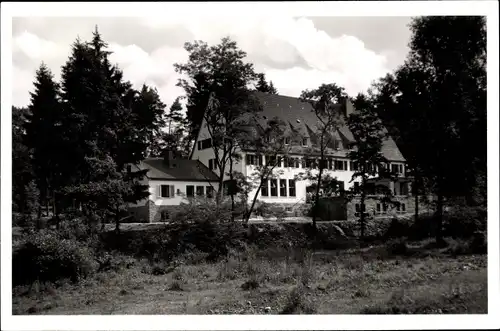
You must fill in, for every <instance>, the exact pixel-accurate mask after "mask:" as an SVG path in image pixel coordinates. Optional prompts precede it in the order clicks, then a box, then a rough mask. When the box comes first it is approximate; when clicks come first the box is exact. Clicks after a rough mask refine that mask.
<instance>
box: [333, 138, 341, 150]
mask: <svg viewBox="0 0 500 331" xmlns="http://www.w3.org/2000/svg"><path fill="white" fill-rule="evenodd" d="M333 148H334V149H340V141H338V140H336V139H335V140H334V141H333Z"/></svg>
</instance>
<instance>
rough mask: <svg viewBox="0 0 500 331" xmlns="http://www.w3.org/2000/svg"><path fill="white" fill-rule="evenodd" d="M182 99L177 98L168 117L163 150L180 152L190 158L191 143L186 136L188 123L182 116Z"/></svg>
mask: <svg viewBox="0 0 500 331" xmlns="http://www.w3.org/2000/svg"><path fill="white" fill-rule="evenodd" d="M180 99H181V98H180V97H177V98H176V99H175V101H174V103H173V104H172V106H170V109H169V113H168V114H167V116H166V122H167V131H166V132H165V133H164V134H163V149H166V150H170V151H176V152H180V153H181V154H182V155H184V156H186V157H188V156H189V143H188V141H187V140H188V139H189V138H188V137H187V136H186V131H187V123H186V122H187V121H186V119H185V118H184V115H183V114H182V105H181V102H180Z"/></svg>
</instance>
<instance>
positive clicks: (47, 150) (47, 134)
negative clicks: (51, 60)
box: [26, 63, 64, 214]
mask: <svg viewBox="0 0 500 331" xmlns="http://www.w3.org/2000/svg"><path fill="white" fill-rule="evenodd" d="M34 86H35V90H34V92H32V93H31V103H30V105H29V107H28V109H29V115H27V121H28V123H27V124H26V145H27V147H28V148H29V149H31V150H32V153H33V157H32V164H33V171H34V174H35V178H36V184H37V186H38V189H39V191H40V199H41V201H40V202H39V203H40V205H46V206H47V207H48V204H49V201H52V202H53V212H54V214H56V211H55V210H54V209H55V204H56V200H55V193H56V191H57V190H58V189H59V188H60V187H61V185H63V183H62V180H63V177H62V176H61V166H62V161H63V159H64V155H63V151H62V150H61V147H62V146H61V144H60V135H61V120H62V117H61V116H62V112H61V103H60V101H59V85H58V84H57V83H56V82H55V81H54V77H53V75H52V73H51V72H50V70H49V68H48V67H47V66H46V65H45V64H44V63H42V64H41V65H40V67H39V69H38V70H37V72H36V77H35V82H34ZM47 211H48V209H47Z"/></svg>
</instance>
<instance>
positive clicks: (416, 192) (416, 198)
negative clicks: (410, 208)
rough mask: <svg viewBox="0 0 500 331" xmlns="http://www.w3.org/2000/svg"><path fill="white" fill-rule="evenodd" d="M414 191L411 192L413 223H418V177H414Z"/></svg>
mask: <svg viewBox="0 0 500 331" xmlns="http://www.w3.org/2000/svg"><path fill="white" fill-rule="evenodd" d="M413 184H414V189H413V192H414V194H415V223H416V222H418V193H419V190H418V188H419V177H418V175H416V176H415V181H414V183H413Z"/></svg>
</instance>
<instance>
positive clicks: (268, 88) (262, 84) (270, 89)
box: [255, 73, 278, 94]
mask: <svg viewBox="0 0 500 331" xmlns="http://www.w3.org/2000/svg"><path fill="white" fill-rule="evenodd" d="M255 90H257V91H259V92H265V93H269V94H278V91H277V90H276V88H275V87H274V85H273V82H271V81H270V82H269V84H268V83H267V81H266V75H265V74H263V73H260V74H258V81H257V85H256V86H255Z"/></svg>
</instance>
